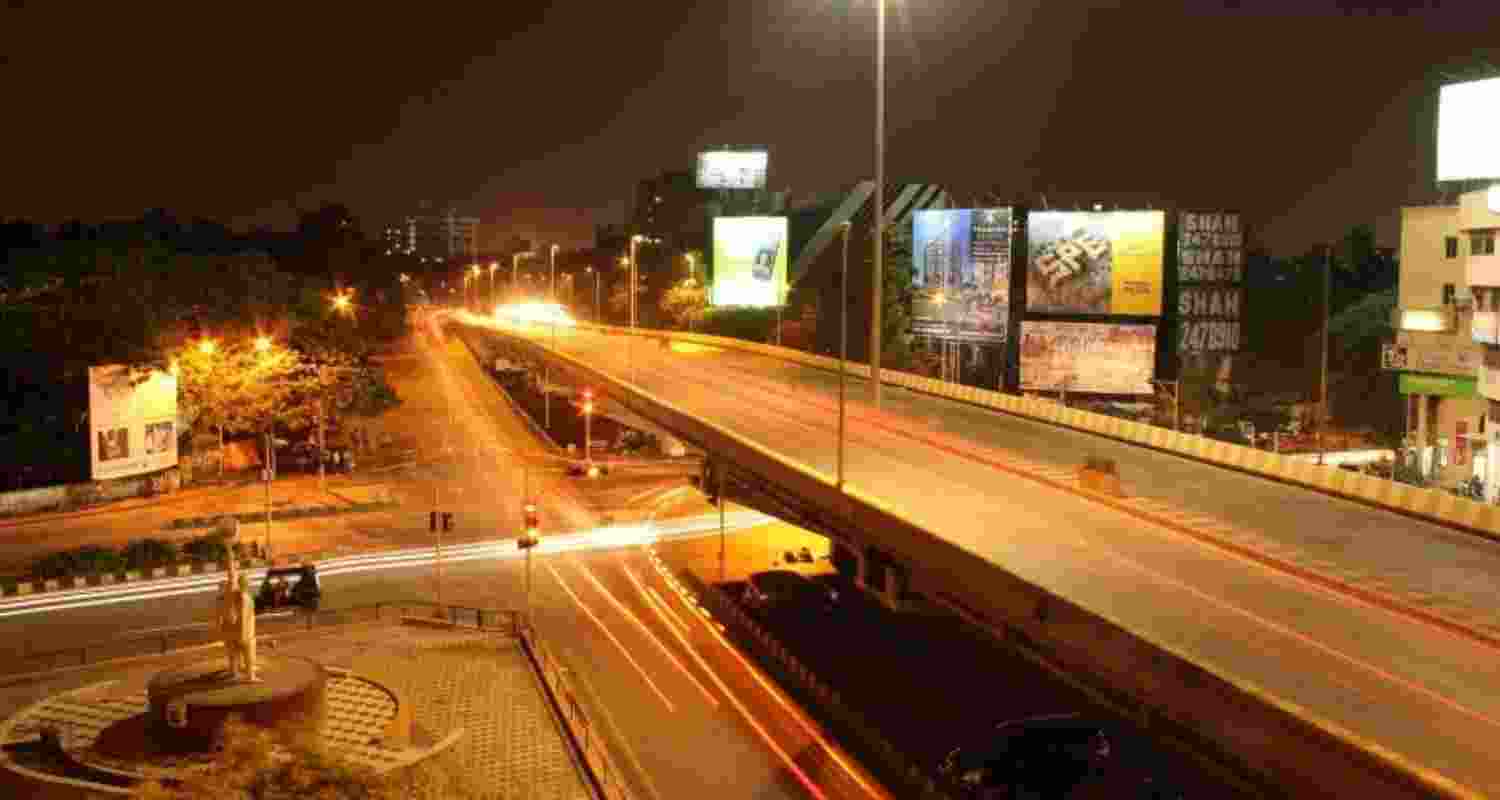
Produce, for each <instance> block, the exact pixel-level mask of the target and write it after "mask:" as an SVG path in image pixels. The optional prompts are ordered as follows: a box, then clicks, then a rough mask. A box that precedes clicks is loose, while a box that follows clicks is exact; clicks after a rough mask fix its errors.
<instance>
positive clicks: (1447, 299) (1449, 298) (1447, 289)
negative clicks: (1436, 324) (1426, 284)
mask: <svg viewBox="0 0 1500 800" xmlns="http://www.w3.org/2000/svg"><path fill="white" fill-rule="evenodd" d="M1457 291H1458V290H1457V289H1456V288H1455V287H1454V286H1453V284H1451V283H1445V284H1443V305H1445V306H1451V305H1453V300H1454V296H1455V295H1456V294H1457Z"/></svg>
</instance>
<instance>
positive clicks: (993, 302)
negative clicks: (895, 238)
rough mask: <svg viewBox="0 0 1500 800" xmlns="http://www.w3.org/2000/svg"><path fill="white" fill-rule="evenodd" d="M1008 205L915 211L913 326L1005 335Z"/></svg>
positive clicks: (959, 334) (970, 335)
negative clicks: (1001, 206) (986, 207)
mask: <svg viewBox="0 0 1500 800" xmlns="http://www.w3.org/2000/svg"><path fill="white" fill-rule="evenodd" d="M1010 226H1011V212H1010V209H1008V208H988V209H967V208H958V209H928V210H922V211H917V212H915V213H913V214H912V288H913V290H914V291H915V297H914V298H913V309H912V310H913V315H912V330H913V331H915V332H917V333H919V334H930V335H936V336H946V337H953V338H966V339H990V340H998V339H1003V338H1005V330H1006V323H1007V319H1008V312H1009V309H1010V263H1011V261H1010V260H1011V246H1010V242H1011V227H1010Z"/></svg>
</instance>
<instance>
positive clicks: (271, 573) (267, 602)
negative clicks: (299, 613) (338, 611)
mask: <svg viewBox="0 0 1500 800" xmlns="http://www.w3.org/2000/svg"><path fill="white" fill-rule="evenodd" d="M322 600H323V587H322V584H320V583H319V582H318V568H317V567H315V566H313V565H312V564H299V565H297V566H295V567H272V568H271V569H268V570H266V577H265V579H264V580H262V581H261V584H260V591H259V592H257V593H256V594H255V613H257V614H264V613H266V612H268V611H278V610H280V609H283V608H298V607H300V608H303V609H306V610H308V611H317V610H318V604H319V603H320V602H322Z"/></svg>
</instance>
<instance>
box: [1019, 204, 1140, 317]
mask: <svg viewBox="0 0 1500 800" xmlns="http://www.w3.org/2000/svg"><path fill="white" fill-rule="evenodd" d="M1026 234H1027V248H1028V253H1027V267H1026V309H1027V310H1028V311H1034V312H1041V313H1053V314H1116V315H1134V316H1144V317H1155V316H1160V315H1161V303H1162V301H1161V297H1162V263H1163V250H1164V248H1165V246H1166V244H1165V242H1166V214H1165V213H1164V212H1161V211H1033V212H1032V213H1031V214H1030V216H1029V217H1028V219H1027V223H1026Z"/></svg>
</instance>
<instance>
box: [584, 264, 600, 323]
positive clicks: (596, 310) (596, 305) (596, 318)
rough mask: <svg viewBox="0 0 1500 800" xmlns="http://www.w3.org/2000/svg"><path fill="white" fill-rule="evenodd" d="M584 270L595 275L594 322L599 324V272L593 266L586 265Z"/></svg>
mask: <svg viewBox="0 0 1500 800" xmlns="http://www.w3.org/2000/svg"><path fill="white" fill-rule="evenodd" d="M583 271H584V272H585V273H587V274H589V275H593V276H594V324H595V325H598V324H599V273H598V272H597V271H596V270H595V269H594V268H593V267H584V269H583Z"/></svg>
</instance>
